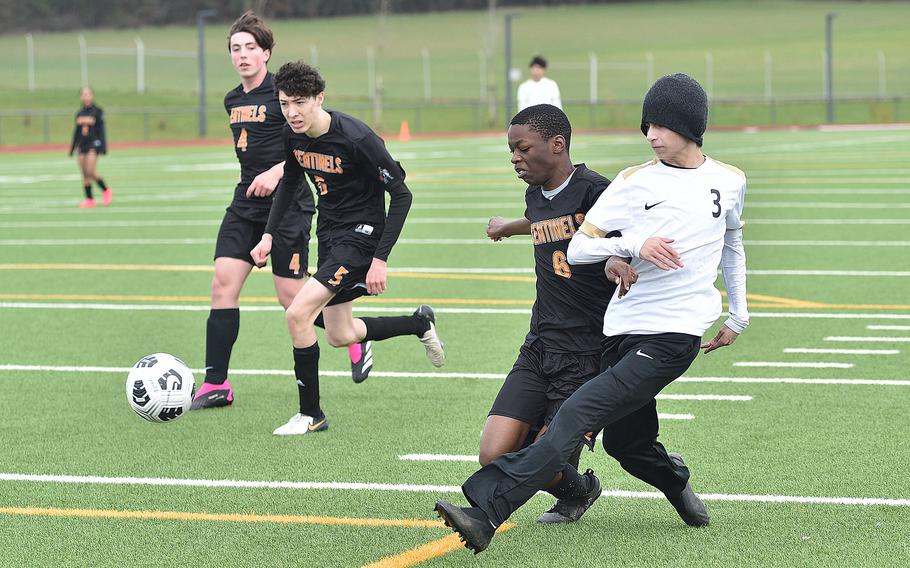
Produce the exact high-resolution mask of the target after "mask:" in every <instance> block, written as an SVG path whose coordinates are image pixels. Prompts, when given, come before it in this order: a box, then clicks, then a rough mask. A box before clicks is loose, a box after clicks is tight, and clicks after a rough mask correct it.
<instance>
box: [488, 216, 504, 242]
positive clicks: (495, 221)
mask: <svg viewBox="0 0 910 568" xmlns="http://www.w3.org/2000/svg"><path fill="white" fill-rule="evenodd" d="M505 226H506V220H505V219H503V218H502V217H490V220H489V221H487V236H488V237H490V240H492V241H494V242H498V241H501V240H502V239H504V238H506V237H507V236H508V235H503V234H502V229H503V227H505Z"/></svg>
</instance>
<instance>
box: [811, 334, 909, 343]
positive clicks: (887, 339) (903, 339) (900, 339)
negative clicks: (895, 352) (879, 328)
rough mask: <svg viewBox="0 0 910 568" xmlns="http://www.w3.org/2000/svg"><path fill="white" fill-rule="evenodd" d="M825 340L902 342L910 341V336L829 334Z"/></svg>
mask: <svg viewBox="0 0 910 568" xmlns="http://www.w3.org/2000/svg"><path fill="white" fill-rule="evenodd" d="M825 341H850V342H854V341H855V342H863V341H869V342H880V343H900V342H904V343H906V342H908V341H910V337H844V336H829V337H826V338H825Z"/></svg>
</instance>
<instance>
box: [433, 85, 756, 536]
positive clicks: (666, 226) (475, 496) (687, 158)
mask: <svg viewBox="0 0 910 568" xmlns="http://www.w3.org/2000/svg"><path fill="white" fill-rule="evenodd" d="M707 118H708V99H707V96H706V95H705V92H704V90H703V89H702V88H701V85H699V84H698V83H697V82H696V81H695V80H694V79H692V78H691V77H689V76H687V75H683V74H676V75H668V76H665V77H662V78H660V79H659V80H658V81H657V82H656V83H655V84H654V85H653V86H652V87H651V89H650V90H649V91H648V93H647V95H646V96H645V100H644V104H643V105H642V122H641V130H642V132H643V133H644V134H645V136H647V139H648V142H649V143H650V145H651V148H652V149H653V150H654V154H655V155H656V156H657V159H654V160H651V161H650V162H647V163H645V164H642V165H640V166H635V167H631V168H627V169H625V170H623V171H622V172H621V173H620V175H619V176H618V177H617V179H616V180H614V183H613V186H612V187H611V188H610V191H608V192H605V193H604V194H603V195H602V196H601V197H600V198H599V199H598V201H597V203H595V204H594V206H593V207H592V208H591V209H590V210H589V211H588V214H587V216H586V217H585V221H584V223H583V224H582V226H581V228H580V229H579V231H578V232H576V234H575V236H573V237H572V241H571V243H570V245H569V262H570V263H571V264H572V265H573V268H574V265H583V264H587V263H593V262H601V261H602V260H604V259H605V258H607V257H609V256H611V255H621V256H631V257H632V258H633V259H635V260H633V265H634V267H635V268H636V270H637V271H638V273H639V278H638V282H637V283H636V284H635V285H634V286H633V288H632V289H631V291H630V292H629V293H628V294H627V295H625V296H624V297H623V298H614V299H613V301H611V302H610V305H609V307H608V308H607V313H606V315H605V317H604V335H605V336H606V338H607V339H606V341H605V343H604V347H605V349H604V355H603V361H604V364H605V367H607V368H606V369H605V370H604V372H602V373H601V374H599V375H597V376H596V377H594V378H593V379H591V380H589V381H588V382H586V383H585V384H584V385H583V386H581V387H580V388H579V389H578V390H577V391H576V392H575V393H574V394H573V395H572V396H571V397H569V399H568V400H566V402H565V403H564V404H563V405H562V407H561V408H560V409H559V411H558V412H557V413H556V416H555V417H554V418H553V420H552V421H551V422H550V427H549V429H548V430H547V432H546V434H544V435H543V436H541V438H540V439H539V440H538V441H537V442H535V443H534V444H532V445H530V446H528V447H527V448H525V449H523V450H521V451H519V452H516V453H511V454H507V455H505V456H502V457H499V458H497V459H495V460H493V461H492V462H491V463H490V464H488V465H487V466H485V467H484V468H483V469H481V470H480V471H477V472H476V473H475V474H474V475H472V476H471V477H470V478H468V480H467V481H465V483H464V485H462V490H463V491H464V494H465V496H466V497H467V499H468V501H469V502H470V504H471V505H472V506H471V507H458V506H456V505H453V504H452V503H448V502H446V501H438V502H437V503H436V511H437V512H438V513H439V515H440V516H441V517H442V518H443V519H444V520H445V522H446V524H447V525H449V526H451V527H452V528H453V529H454V530H455V532H457V533H459V534H460V535H461V537H462V538H463V539H464V541H465V546H467V547H468V548H471V549H473V550H474V551H475V553H476V552H480V551H482V550H484V549H486V547H487V546H489V544H490V541H491V539H492V538H493V535H494V533H495V530H496V527H498V526H499V525H500V524H502V523H503V522H504V521H505V520H506V519H507V518H509V516H510V515H511V514H512V513H513V512H514V511H515V510H516V509H518V508H519V507H521V506H522V505H523V504H524V503H526V502H527V501H528V500H529V499H530V498H531V497H532V496H533V495H534V494H535V493H536V492H537V491H538V490H539V489H542V488H544V486H545V485H546V484H547V483H548V482H550V481H551V480H552V479H553V477H554V476H555V475H560V481H559V483H558V484H556V485H555V486H554V487H551V488H550V489H548V491H550V492H552V493H555V494H557V495H560V496H561V495H565V496H567V497H569V498H572V499H579V500H580V499H584V498H586V496H590V495H592V494H593V493H596V492H599V491H600V482H599V480H598V479H597V478H596V477H595V476H594V475H593V473H586V474H585V475H581V474H579V473H578V471H577V470H576V469H575V468H574V467H571V466H569V465H567V463H568V459H569V457H570V456H571V454H572V452H573V451H574V450H575V448H576V447H577V446H578V442H579V440H581V438H582V436H584V434H585V432H589V431H592V430H597V429H600V428H603V429H604V448H605V449H606V450H607V453H609V454H610V455H611V456H613V457H614V458H616V459H617V460H618V461H619V463H620V465H621V466H622V467H623V469H625V470H626V471H628V472H629V473H631V474H632V475H634V476H635V477H637V478H639V479H641V480H642V481H645V482H646V483H649V484H650V485H652V486H654V487H656V488H657V489H659V490H660V491H661V492H662V493H663V494H664V495H665V496H666V498H667V500H668V501H669V502H670V503H671V505H672V506H673V507H674V509H676V512H677V513H678V514H679V516H680V517H681V518H682V520H683V521H684V522H685V523H686V524H687V525H689V526H695V527H703V526H707V525H708V523H709V521H710V517H709V515H708V510H707V508H706V507H705V505H704V503H703V502H702V501H701V499H699V498H698V496H697V495H696V494H695V492H694V491H693V489H692V486H691V485H690V484H689V468H688V467H687V466H686V464H685V462H684V461H683V459H682V457H681V456H679V455H678V454H674V453H668V452H667V451H666V449H665V448H664V447H663V445H662V444H660V443H659V442H658V441H657V434H658V416H657V409H656V403H655V396H657V394H658V393H659V392H660V391H661V390H663V389H664V387H666V386H667V385H668V384H670V383H671V382H673V381H674V380H675V379H676V378H678V377H679V376H680V375H682V374H683V373H684V372H685V371H686V369H688V368H689V366H690V365H691V364H692V362H693V361H694V360H695V357H696V355H697V354H698V351H699V346H700V347H701V348H702V349H704V350H705V352H706V353H707V352H710V351H712V350H714V349H717V348H719V347H723V346H726V345H730V344H732V343H733V342H734V341H735V340H736V338H737V337H738V336H739V334H740V333H742V331H743V330H745V328H746V326H747V325H748V324H749V313H748V309H747V307H746V261H745V250H744V247H743V242H742V221H741V217H742V211H743V201H744V198H745V189H746V178H745V176H744V175H743V173H742V172H741V171H740V170H738V169H736V168H734V167H732V166H728V165H726V164H723V163H721V162H718V161H716V160H713V159H711V158H709V157H707V156H705V155H704V154H703V153H702V151H701V145H702V136H703V134H704V131H705V127H706V125H707ZM617 230H618V231H621V232H622V233H623V236H622V237H612V238H611V237H608V235H609V233H610V232H611V231H617ZM662 233H666V234H672V235H674V237H675V238H676V240H675V241H674V244H673V247H672V248H667V247H666V246H664V247H661V250H662V251H663V252H661V253H660V254H659V255H658V258H657V262H656V263H655V264H656V266H650V265H649V264H647V263H645V262H642V260H643V259H645V255H646V252H645V251H647V250H649V249H650V248H651V247H652V246H654V245H658V246H659V245H660V244H661V243H662V244H663V245H667V243H666V242H664V241H665V240H664V239H659V238H658V237H647V236H648V235H655V234H662ZM646 237H647V238H646ZM677 251H678V254H677ZM718 267H721V268H722V269H723V277H724V283H725V285H726V289H727V298H728V301H729V313H730V316H729V318H727V320H726V321H725V322H724V324H723V325H721V327H720V330H719V331H718V333H717V335H716V336H715V337H714V338H713V339H712V340H710V341H708V342H706V343H703V344H702V343H701V336H702V335H703V334H704V332H705V331H706V330H707V329H708V328H709V327H711V325H713V324H714V322H715V320H716V319H717V318H718V316H720V314H721V309H722V306H721V297H720V293H719V292H718V291H717V289H716V288H715V287H714V282H715V280H716V279H717V269H718ZM588 498H590V497H588Z"/></svg>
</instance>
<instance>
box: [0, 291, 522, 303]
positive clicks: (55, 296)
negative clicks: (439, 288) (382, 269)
mask: <svg viewBox="0 0 910 568" xmlns="http://www.w3.org/2000/svg"><path fill="white" fill-rule="evenodd" d="M0 300H91V301H98V302H101V301H110V302H113V301H124V302H128V301H142V302H208V301H209V300H210V298H209V297H208V296H123V295H115V294H111V295H107V294H0ZM240 302H241V303H245V302H252V303H272V302H277V300H276V299H275V298H274V297H269V296H265V297H256V296H251V297H249V296H243V297H241V298H240ZM357 302H358V303H364V304H467V305H475V304H479V305H509V306H513V305H519V306H529V305H531V304H532V303H533V301H532V300H484V299H482V298H373V297H364V298H360V299H359V300H357Z"/></svg>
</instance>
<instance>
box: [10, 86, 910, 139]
mask: <svg viewBox="0 0 910 568" xmlns="http://www.w3.org/2000/svg"><path fill="white" fill-rule="evenodd" d="M908 99H910V96H889V97H844V98H838V99H836V100H835V105H834V109H835V122H837V123H895V122H902V121H908V120H910V113H908V111H907V108H906V103H907V102H908ZM563 105H564V108H565V110H566V114H568V115H569V118H570V119H571V121H572V125H573V127H574V128H575V129H577V130H583V129H601V128H634V127H635V126H636V125H637V124H638V121H639V120H640V117H641V101H640V100H604V101H599V102H597V103H591V102H589V101H583V100H581V101H580V100H568V101H564V103H563ZM504 106H505V105H504V104H503V102H502V101H501V100H500V101H497V102H496V103H491V102H485V101H480V100H473V101H471V100H468V101H453V100H447V101H442V100H437V101H429V102H428V101H422V100H421V101H388V100H386V101H382V102H381V103H380V102H378V101H369V100H365V99H364V100H349V101H342V102H340V103H339V104H337V105H334V106H333V108H337V109H339V110H342V111H344V112H347V113H350V114H352V115H354V116H357V117H358V118H360V119H362V120H364V121H365V122H367V123H369V124H371V125H372V126H373V127H375V128H377V130H379V131H381V132H398V128H399V126H400V124H401V123H402V122H404V121H407V122H408V124H409V127H410V130H411V132H420V133H428V132H455V131H458V132H478V131H489V130H500V129H503V128H504V126H505V124H506V117H505V115H504ZM199 112H200V111H199V109H197V108H189V107H180V108H113V107H112V108H109V109H106V110H105V124H106V128H107V134H108V138H109V140H111V141H112V142H115V143H116V142H123V141H166V140H184V139H192V138H197V137H198V129H197V124H198V121H199V116H200V115H199ZM205 115H206V120H207V122H208V124H209V125H210V127H209V129H208V136H209V137H211V138H226V137H228V136H229V135H230V134H229V130H228V126H227V121H226V119H225V114H224V111H223V110H222V109H220V108H213V107H212V106H210V107H209V108H208V110H207V111H206V113H205ZM825 122H827V118H826V101H825V100H824V99H823V98H800V97H771V98H723V99H720V98H717V99H713V100H712V101H711V111H710V117H709V124H711V125H712V126H748V125H791V124H792V125H800V124H806V125H808V124H823V123H825ZM72 132H73V111H72V110H56V109H45V110H29V111H4V112H0V145H23V144H51V143H61V144H62V143H69V141H70V139H71V136H72Z"/></svg>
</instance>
